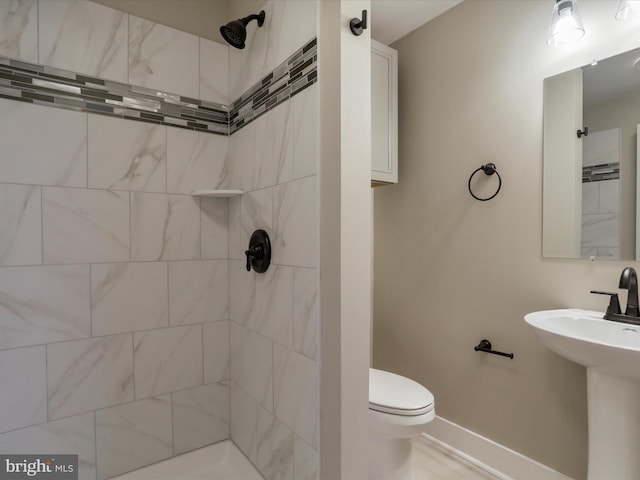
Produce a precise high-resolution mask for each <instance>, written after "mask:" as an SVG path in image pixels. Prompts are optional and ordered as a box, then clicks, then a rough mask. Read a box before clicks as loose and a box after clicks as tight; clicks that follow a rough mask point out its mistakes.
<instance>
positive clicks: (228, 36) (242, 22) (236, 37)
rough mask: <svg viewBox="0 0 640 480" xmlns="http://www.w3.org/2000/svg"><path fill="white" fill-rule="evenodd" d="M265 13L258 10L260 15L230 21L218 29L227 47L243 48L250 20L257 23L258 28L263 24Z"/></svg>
mask: <svg viewBox="0 0 640 480" xmlns="http://www.w3.org/2000/svg"><path fill="white" fill-rule="evenodd" d="M264 17H265V13H264V10H260V13H258V14H253V15H249V16H248V17H244V18H240V19H238V20H232V21H231V22H229V23H227V24H226V25H223V26H222V27H220V34H221V35H222V38H224V39H225V40H226V41H227V43H228V44H229V45H231V46H232V47H235V48H244V41H245V40H246V38H247V24H248V23H249V22H250V21H251V20H257V21H258V27H261V26H262V24H263V23H264Z"/></svg>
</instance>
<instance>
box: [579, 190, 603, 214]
mask: <svg viewBox="0 0 640 480" xmlns="http://www.w3.org/2000/svg"><path fill="white" fill-rule="evenodd" d="M599 184H600V182H587V183H583V184H582V214H583V215H585V214H586V215H594V214H596V213H600V212H599V211H598V210H599V208H600V205H599V204H600V185H599Z"/></svg>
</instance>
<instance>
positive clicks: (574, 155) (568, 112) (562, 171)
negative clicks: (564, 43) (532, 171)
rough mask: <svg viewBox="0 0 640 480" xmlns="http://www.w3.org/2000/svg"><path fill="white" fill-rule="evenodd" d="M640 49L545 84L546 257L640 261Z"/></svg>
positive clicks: (544, 243) (543, 240)
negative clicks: (639, 214) (639, 215)
mask: <svg viewBox="0 0 640 480" xmlns="http://www.w3.org/2000/svg"><path fill="white" fill-rule="evenodd" d="M639 129H640V48H637V49H634V50H631V51H628V52H625V53H622V54H620V55H616V56H613V57H609V58H607V59H604V60H598V61H595V60H594V61H593V62H592V63H591V64H589V65H585V66H583V67H581V68H576V69H574V70H570V71H568V72H564V73H561V74H559V75H555V76H553V77H549V78H546V79H545V81H544V167H543V169H544V173H543V176H544V179H543V239H542V249H543V252H542V253H543V256H544V257H555V258H585V259H594V258H597V259H611V260H632V259H640V245H638V244H637V240H640V234H638V233H637V231H636V230H637V226H638V225H640V222H638V221H637V220H636V212H640V208H637V202H638V200H637V196H636V191H637V190H638V188H637V184H638V182H637V175H638V173H637V172H638V169H637V168H636V164H637V159H638V148H639V144H638V138H639V137H638V131H639Z"/></svg>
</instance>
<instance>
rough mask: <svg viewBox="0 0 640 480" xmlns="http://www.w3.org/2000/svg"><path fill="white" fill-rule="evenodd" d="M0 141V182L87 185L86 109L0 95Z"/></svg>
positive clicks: (67, 185)
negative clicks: (6, 97) (77, 110)
mask: <svg viewBox="0 0 640 480" xmlns="http://www.w3.org/2000/svg"><path fill="white" fill-rule="evenodd" d="M48 3H52V4H53V3H54V2H48ZM34 132H37V135H35V134H34ZM0 143H1V144H2V156H0V182H8V183H27V184H35V185H57V186H64V187H86V186H87V114H86V113H80V112H72V111H70V110H63V109H60V108H52V107H42V106H39V105H32V104H29V103H23V102H16V101H12V100H4V99H0Z"/></svg>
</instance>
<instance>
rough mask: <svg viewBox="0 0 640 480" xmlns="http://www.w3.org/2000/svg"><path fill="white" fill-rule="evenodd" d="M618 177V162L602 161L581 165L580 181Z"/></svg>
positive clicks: (588, 181)
mask: <svg viewBox="0 0 640 480" xmlns="http://www.w3.org/2000/svg"><path fill="white" fill-rule="evenodd" d="M618 178H620V164H619V163H617V162H616V163H603V164H600V165H591V166H589V167H582V183H590V182H601V181H603V180H616V179H618Z"/></svg>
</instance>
